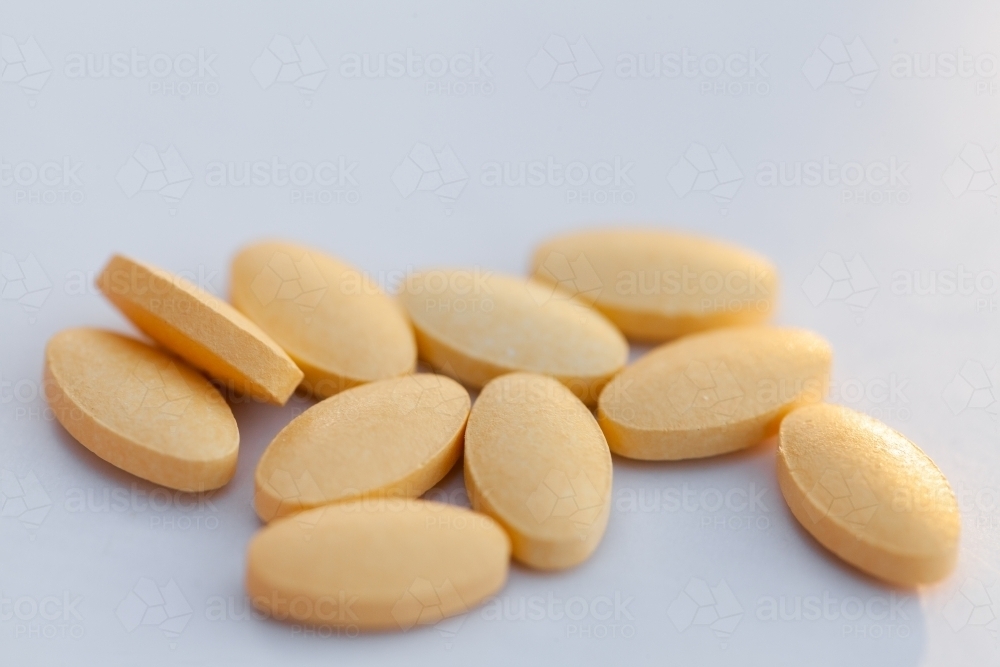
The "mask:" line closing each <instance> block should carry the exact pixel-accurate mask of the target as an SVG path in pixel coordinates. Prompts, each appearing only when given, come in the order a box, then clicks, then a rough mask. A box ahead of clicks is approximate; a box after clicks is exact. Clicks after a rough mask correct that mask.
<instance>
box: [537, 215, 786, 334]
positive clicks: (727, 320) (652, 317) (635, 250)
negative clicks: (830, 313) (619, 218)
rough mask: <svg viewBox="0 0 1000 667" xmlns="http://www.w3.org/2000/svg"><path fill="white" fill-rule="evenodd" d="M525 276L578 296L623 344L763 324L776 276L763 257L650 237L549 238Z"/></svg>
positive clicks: (679, 237)
mask: <svg viewBox="0 0 1000 667" xmlns="http://www.w3.org/2000/svg"><path fill="white" fill-rule="evenodd" d="M532 273H533V274H534V277H535V278H537V279H539V280H543V281H546V282H549V283H553V284H559V285H560V286H562V287H563V288H564V289H566V290H568V291H570V292H571V293H574V294H579V295H580V296H581V297H582V298H584V299H586V300H587V301H588V303H592V304H593V305H594V306H595V307H596V308H597V309H598V310H600V311H601V312H602V313H604V314H605V315H606V316H607V317H608V319H610V320H611V321H612V322H614V323H615V325H617V326H618V328H619V329H621V330H622V332H624V333H625V335H626V336H628V337H629V338H634V339H638V340H649V341H663V340H667V339H670V338H676V337H678V336H683V335H686V334H690V333H694V332H697V331H703V330H705V329H714V328H717V327H723V326H736V325H746V324H760V323H763V322H765V321H767V320H768V319H769V318H770V316H771V313H772V312H773V311H774V307H775V302H776V299H777V294H778V276H777V271H776V270H775V268H774V265H772V264H771V262H769V261H768V260H767V259H765V258H764V257H762V256H760V255H758V254H756V253H754V252H750V251H748V250H744V249H743V248H739V247H736V246H732V245H729V244H725V243H720V242H718V241H713V240H710V239H706V238H701V237H698V236H689V235H687V234H679V233H675V232H666V231H658V230H641V229H603V230H593V231H585V232H576V233H572V234H566V235H564V236H558V237H555V238H553V239H550V240H548V241H546V242H545V243H543V244H542V245H541V246H539V247H538V249H537V250H536V251H535V254H534V256H533V258H532Z"/></svg>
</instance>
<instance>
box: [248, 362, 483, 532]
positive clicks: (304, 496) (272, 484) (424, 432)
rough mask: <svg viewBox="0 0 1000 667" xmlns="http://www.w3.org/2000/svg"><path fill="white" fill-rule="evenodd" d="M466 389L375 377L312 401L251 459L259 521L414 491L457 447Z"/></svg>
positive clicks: (435, 381) (420, 379) (423, 378)
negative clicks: (256, 460)
mask: <svg viewBox="0 0 1000 667" xmlns="http://www.w3.org/2000/svg"><path fill="white" fill-rule="evenodd" d="M469 405H470V400H469V392H467V391H466V390H465V388H464V387H463V386H462V385H460V384H458V383H457V382H455V381H454V380H452V379H450V378H447V377H444V376H441V375H432V374H429V373H421V374H417V375H407V376H404V377H401V378H393V379H390V380H381V381H379V382H372V383H370V384H366V385H362V386H360V387H355V388H353V389H348V390H347V391H344V392H341V393H339V394H337V395H336V396H332V397H330V398H328V399H326V400H325V401H321V402H320V403H317V404H316V405H314V406H313V407H311V408H309V409H308V410H306V411H305V412H303V413H302V414H301V415H299V416H298V417H296V418H295V419H294V420H292V422H291V423H290V424H288V425H287V426H286V427H285V428H283V429H282V430H281V432H280V433H278V435H277V436H276V437H275V438H274V440H273V441H272V442H271V444H270V445H268V447H267V449H266V450H264V455H263V456H262V457H261V458H260V463H258V464H257V473H256V474H255V476H254V483H255V487H256V494H255V496H254V506H255V508H256V510H257V514H258V516H260V518H261V519H263V520H264V521H270V520H272V519H274V518H277V517H282V516H286V515H288V514H292V513H294V512H299V511H301V510H303V509H309V508H312V507H318V506H319V505H325V504H328V503H333V502H341V501H345V500H352V499H356V498H364V499H366V500H371V501H375V500H378V499H385V498H393V497H410V498H415V497H417V496H420V495H421V494H423V493H424V492H425V491H427V490H428V489H429V488H431V487H432V486H434V485H435V484H437V482H438V481H439V480H440V479H441V478H442V477H444V476H445V475H446V474H447V473H448V471H449V470H451V468H452V467H453V466H454V465H455V462H456V461H457V460H458V457H459V456H460V455H461V453H462V436H463V434H464V432H465V422H466V419H468V416H469Z"/></svg>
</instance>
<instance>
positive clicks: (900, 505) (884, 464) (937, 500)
mask: <svg viewBox="0 0 1000 667" xmlns="http://www.w3.org/2000/svg"><path fill="white" fill-rule="evenodd" d="M777 465H778V483H779V486H780V487H781V493H782V495H784V497H785V501H786V502H787V503H788V507H789V508H790V509H791V510H792V514H794V515H795V518H796V519H798V520H799V523H801V524H802V526H803V527H804V528H805V529H806V530H807V531H809V532H810V533H811V534H812V536H813V537H815V538H816V539H817V540H818V541H819V542H820V544H822V545H823V546H825V547H826V548H827V549H829V550H830V551H832V552H833V553H835V554H836V555H837V556H839V557H840V558H842V559H844V560H845V561H847V562H848V563H850V564H852V565H854V566H855V567H857V568H859V569H861V570H864V571H865V572H868V573H869V574H872V575H874V576H876V577H880V578H881V579H885V580H886V581H890V582H893V583H896V584H902V585H906V586H912V585H916V584H925V583H931V582H934V581H937V580H939V579H941V578H943V577H944V576H946V575H947V574H948V573H949V572H951V570H952V568H953V567H954V565H955V560H956V558H957V554H958V537H959V532H960V531H961V519H960V517H959V513H958V503H957V502H956V501H955V494H954V493H953V492H952V490H951V486H950V485H949V484H948V480H947V479H945V477H944V475H943V474H941V471H940V470H938V468H937V466H935V465H934V462H933V461H931V460H930V458H928V457H927V455H926V454H924V453H923V452H922V451H921V450H920V448H918V447H917V446H916V445H914V444H913V443H912V442H910V441H909V440H907V439H906V437H904V436H903V435H901V434H900V433H897V432H896V431H894V430H892V429H891V428H889V427H888V426H886V425H885V424H883V423H882V422H880V421H878V420H876V419H872V418H871V417H869V416H868V415H865V414H861V413H860V412H855V411H853V410H849V409H847V408H844V407H841V406H839V405H813V406H809V407H805V408H801V409H798V410H796V411H794V412H792V413H791V414H789V415H788V416H787V417H785V419H784V420H783V421H782V422H781V429H780V431H779V433H778V457H777Z"/></svg>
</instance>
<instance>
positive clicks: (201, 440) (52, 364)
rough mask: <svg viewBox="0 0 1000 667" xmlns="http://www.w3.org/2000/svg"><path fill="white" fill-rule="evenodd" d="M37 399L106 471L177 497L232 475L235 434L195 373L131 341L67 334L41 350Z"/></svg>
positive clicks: (216, 397)
mask: <svg viewBox="0 0 1000 667" xmlns="http://www.w3.org/2000/svg"><path fill="white" fill-rule="evenodd" d="M45 395H46V398H47V399H48V401H49V405H50V406H51V407H52V411H53V412H54V413H55V416H56V418H57V419H58V420H59V423H60V424H62V425H63V427H64V428H65V429H66V430H67V431H69V433H70V435H72V436H73V437H74V438H76V439H77V440H78V441H79V442H80V444H82V445H83V446H84V447H86V448H87V449H89V450H90V451H92V452H93V453H95V454H97V455H98V456H99V457H101V458H102V459H104V460H105V461H107V462H108V463H110V464H111V465H113V466H116V467H118V468H121V469H122V470H125V471H127V472H130V473H132V474H133V475H136V476H138V477H141V478H143V479H146V480H149V481H150V482H154V483H156V484H162V485H163V486H167V487H170V488H172V489H180V490H181V491H207V490H209V489H215V488H218V487H220V486H222V485H223V484H225V483H226V482H228V481H229V480H230V479H231V478H232V476H233V473H234V472H235V471H236V453H237V451H238V449H239V444H240V434H239V431H238V430H237V428H236V420H235V419H234V418H233V413H232V411H231V410H230V409H229V406H228V405H227V404H226V402H225V401H224V400H223V399H222V396H221V395H220V394H219V392H218V391H217V390H216V389H215V387H213V386H212V385H211V384H210V383H209V382H208V380H206V379H205V378H204V377H202V375H201V374H200V373H198V372H197V371H195V370H194V369H193V368H191V367H189V366H188V365H187V364H185V363H184V362H183V361H181V360H179V359H176V358H174V357H171V356H169V355H167V354H164V353H163V352H161V351H159V350H157V349H156V348H153V347H150V346H149V345H146V344H145V343H141V342H139V341H137V340H135V339H133V338H127V337H125V336H119V335H118V334H114V333H111V332H109V331H100V330H97V329H67V330H65V331H61V332H59V333H57V334H56V335H55V336H53V337H52V339H51V340H49V343H48V345H47V346H46V348H45Z"/></svg>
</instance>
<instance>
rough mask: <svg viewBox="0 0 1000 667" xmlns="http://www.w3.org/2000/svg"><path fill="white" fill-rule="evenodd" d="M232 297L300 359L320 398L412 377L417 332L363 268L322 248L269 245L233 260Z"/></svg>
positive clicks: (253, 247)
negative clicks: (398, 378)
mask: <svg viewBox="0 0 1000 667" xmlns="http://www.w3.org/2000/svg"><path fill="white" fill-rule="evenodd" d="M230 296H231V299H232V302H233V305H234V306H236V308H237V310H239V311H240V312H241V313H243V314H244V315H246V316H247V317H248V318H250V319H251V320H252V321H253V322H254V323H256V324H257V325H258V326H260V328H261V329H263V330H264V331H266V332H267V333H268V334H269V335H270V336H271V337H272V338H273V339H274V341H275V342H276V343H278V345H280V346H281V347H282V348H283V349H284V350H285V351H286V352H287V353H288V354H289V355H290V356H291V357H292V359H293V360H294V361H295V363H296V364H297V365H298V367H299V368H301V369H302V372H303V373H305V380H304V381H303V383H302V386H303V388H304V389H307V390H308V391H310V392H311V393H313V394H314V395H316V396H318V397H320V398H325V397H327V396H332V395H333V394H336V393H337V392H338V391H342V390H344V389H347V388H349V387H354V386H357V385H359V384H364V383H365V382H374V381H376V380H384V379H386V378H391V377H397V376H400V375H405V374H406V373H412V372H413V370H414V368H416V364H417V344H416V342H415V341H414V339H413V330H412V328H411V327H410V323H409V322H408V321H407V319H406V315H405V314H404V313H403V312H402V310H401V309H400V307H399V304H398V303H396V302H395V301H394V300H393V299H392V298H390V297H388V296H386V295H385V294H384V293H382V291H381V289H380V288H379V287H378V284H377V282H376V281H375V280H374V279H373V278H372V277H371V276H368V275H366V274H364V273H362V272H361V271H360V270H358V269H356V268H354V267H352V266H349V265H347V264H344V263H343V262H341V261H339V260H337V259H335V258H333V257H330V256H329V255H326V254H324V253H322V252H320V251H318V250H315V249H312V248H306V247H303V246H300V245H295V244H292V243H284V242H280V241H268V242H263V243H257V244H254V245H251V246H248V247H246V248H244V249H243V250H241V251H240V253H239V254H238V255H236V258H235V259H234V260H233V265H232V280H231V281H230Z"/></svg>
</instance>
